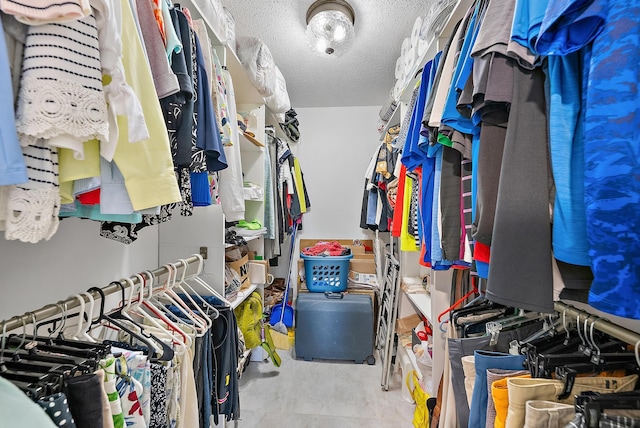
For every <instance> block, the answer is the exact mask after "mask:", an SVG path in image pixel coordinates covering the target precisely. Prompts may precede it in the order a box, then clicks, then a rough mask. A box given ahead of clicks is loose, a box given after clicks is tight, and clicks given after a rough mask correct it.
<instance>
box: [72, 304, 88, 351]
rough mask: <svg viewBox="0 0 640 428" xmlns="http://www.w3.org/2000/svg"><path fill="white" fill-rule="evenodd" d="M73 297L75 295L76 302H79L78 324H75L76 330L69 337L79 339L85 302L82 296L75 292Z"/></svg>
mask: <svg viewBox="0 0 640 428" xmlns="http://www.w3.org/2000/svg"><path fill="white" fill-rule="evenodd" d="M73 297H75V298H76V300H77V301H78V303H80V310H79V311H78V324H77V325H76V331H75V332H74V333H73V335H72V336H71V339H73V340H80V338H81V337H82V325H83V321H84V316H85V311H84V304H85V302H84V297H82V296H81V295H80V294H76V295H74V296H73Z"/></svg>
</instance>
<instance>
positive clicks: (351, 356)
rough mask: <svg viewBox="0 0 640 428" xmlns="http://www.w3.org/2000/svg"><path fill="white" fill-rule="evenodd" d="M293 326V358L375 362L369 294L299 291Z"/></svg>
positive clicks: (371, 304) (371, 308)
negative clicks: (294, 355) (294, 330)
mask: <svg viewBox="0 0 640 428" xmlns="http://www.w3.org/2000/svg"><path fill="white" fill-rule="evenodd" d="M295 326H296V339H295V352H296V358H303V359H305V360H307V361H311V360H312V359H314V358H316V359H326V360H352V361H355V362H356V363H359V364H361V363H363V362H364V361H366V362H367V363H368V364H375V358H374V357H373V303H372V302H371V297H370V296H367V295H363V294H344V293H301V294H299V295H298V298H297V300H296V323H295Z"/></svg>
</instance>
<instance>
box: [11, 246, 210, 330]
mask: <svg viewBox="0 0 640 428" xmlns="http://www.w3.org/2000/svg"><path fill="white" fill-rule="evenodd" d="M200 263H202V258H201V257H200V256H198V255H192V256H191V257H188V258H187V259H184V262H183V261H182V260H179V261H177V262H174V263H171V264H172V265H173V266H175V267H176V268H181V267H185V268H187V267H188V266H192V265H196V264H197V265H198V266H199V264H200ZM149 272H151V274H152V275H153V277H154V278H159V277H160V276H162V275H166V274H168V273H169V269H168V268H167V267H166V266H161V267H159V268H157V269H154V270H152V271H149ZM130 279H131V281H132V282H133V284H134V285H136V284H139V282H140V280H139V278H138V277H137V276H131V277H130ZM121 284H122V285H123V286H124V287H125V289H126V288H127V287H129V284H127V282H125V281H122V282H121ZM121 290H122V288H121V287H120V286H119V285H117V284H116V283H111V284H109V285H107V286H105V287H103V288H102V291H103V293H104V294H105V296H108V295H110V294H113V293H116V292H120V291H121ZM90 293H91V295H92V296H93V298H94V299H95V300H98V299H100V298H101V296H100V293H98V292H97V291H91V292H90ZM81 297H82V298H83V299H84V296H82V295H81ZM78 306H80V302H79V301H78V298H77V297H75V296H74V297H69V298H67V299H66V300H61V301H59V302H56V303H50V304H48V305H45V306H43V307H41V308H40V309H36V310H34V311H29V312H25V313H24V314H22V315H16V316H14V317H11V318H9V319H8V320H6V321H0V334H2V332H4V331H7V332H8V331H11V330H15V329H18V328H22V327H23V326H24V325H28V324H33V323H34V322H36V323H37V322H38V321H43V320H46V319H47V318H51V317H53V316H55V315H58V314H61V313H62V310H63V308H66V310H71V309H74V308H77V307H78Z"/></svg>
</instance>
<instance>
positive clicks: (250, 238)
mask: <svg viewBox="0 0 640 428" xmlns="http://www.w3.org/2000/svg"><path fill="white" fill-rule="evenodd" d="M265 233H266V232H265ZM262 235H264V233H263V234H261V235H253V236H242V235H239V236H242V237H243V238H244V240H245V241H247V242H250V241H254V240H256V239H259V238H260V237H261V236H262ZM235 246H236V245H235V244H228V243H226V242H225V243H224V248H231V247H235Z"/></svg>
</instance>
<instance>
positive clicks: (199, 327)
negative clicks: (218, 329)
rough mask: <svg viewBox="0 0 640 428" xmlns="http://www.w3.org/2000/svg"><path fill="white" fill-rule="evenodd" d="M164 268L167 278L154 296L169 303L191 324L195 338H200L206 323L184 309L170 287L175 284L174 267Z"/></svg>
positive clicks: (168, 265) (181, 302)
mask: <svg viewBox="0 0 640 428" xmlns="http://www.w3.org/2000/svg"><path fill="white" fill-rule="evenodd" d="M164 267H166V268H167V271H168V272H169V276H168V277H167V279H166V281H165V283H164V284H163V286H162V288H161V289H160V290H159V292H158V293H157V294H156V296H155V297H156V299H158V298H165V299H166V300H167V301H169V302H170V303H171V304H172V305H173V307H174V308H176V310H177V311H178V312H179V313H180V314H182V315H183V316H184V317H185V318H187V319H188V320H189V321H191V322H192V323H193V326H194V328H195V329H196V336H197V337H202V336H203V335H204V334H205V333H206V331H207V324H206V322H205V321H204V320H203V319H202V318H201V317H200V316H198V315H197V314H195V313H194V312H193V311H192V310H191V309H190V308H189V309H187V308H185V307H186V306H187V305H186V304H185V303H184V302H183V301H182V300H181V299H180V298H179V297H178V295H177V294H176V293H175V292H174V291H173V290H171V287H172V286H173V283H174V282H175V277H176V276H177V272H176V269H175V267H174V266H173V265H171V264H166V265H164Z"/></svg>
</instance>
